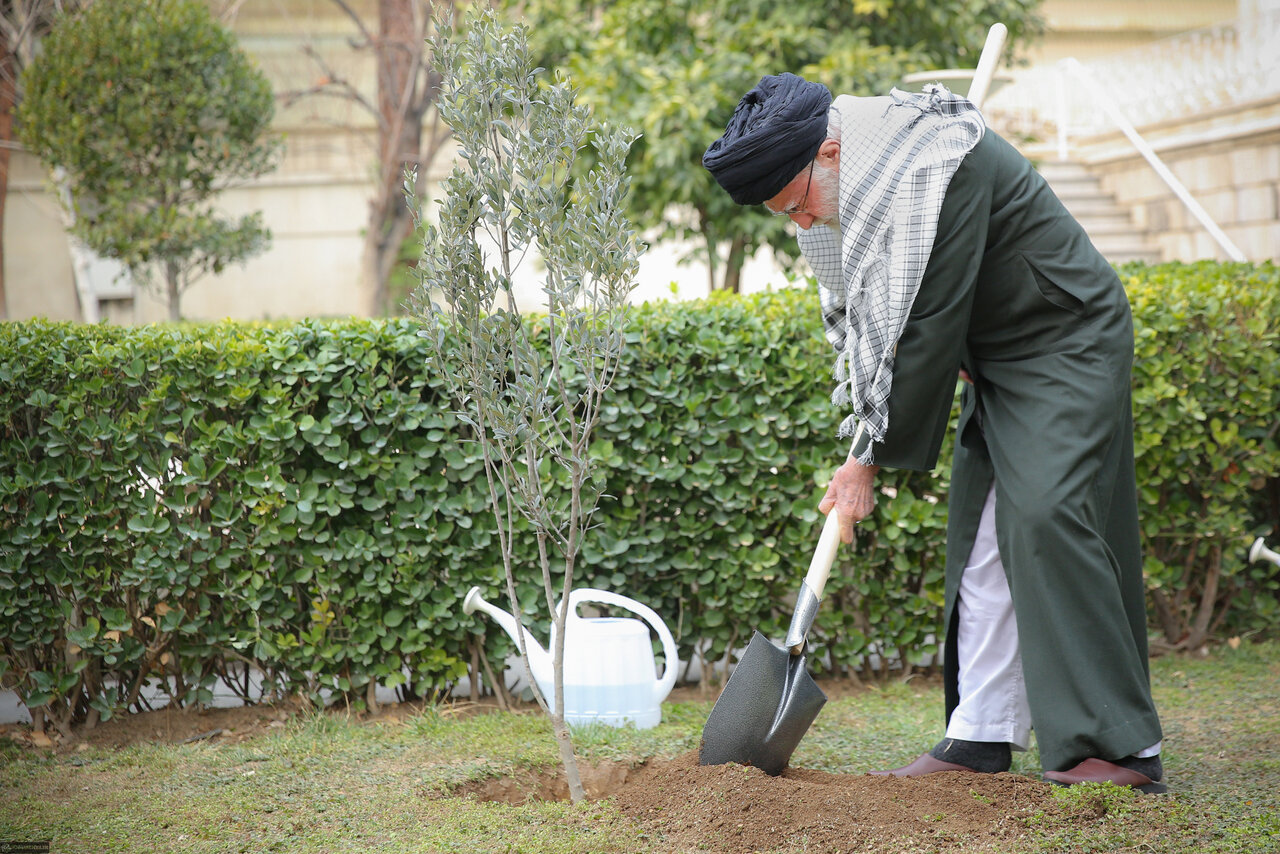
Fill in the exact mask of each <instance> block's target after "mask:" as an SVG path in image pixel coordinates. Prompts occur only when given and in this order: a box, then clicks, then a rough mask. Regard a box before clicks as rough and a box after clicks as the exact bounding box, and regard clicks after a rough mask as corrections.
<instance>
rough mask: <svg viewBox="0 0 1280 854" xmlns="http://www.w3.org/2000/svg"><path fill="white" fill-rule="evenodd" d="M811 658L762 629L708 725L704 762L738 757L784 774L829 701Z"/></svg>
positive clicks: (739, 760) (700, 760)
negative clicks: (810, 667)
mask: <svg viewBox="0 0 1280 854" xmlns="http://www.w3.org/2000/svg"><path fill="white" fill-rule="evenodd" d="M806 658H807V656H806V655H805V654H804V653H801V654H800V655H792V654H791V653H790V652H788V651H787V650H785V649H779V648H778V647H776V646H774V645H773V644H772V643H770V642H769V640H768V639H767V638H766V637H765V636H764V635H762V634H760V632H758V631H757V632H756V633H755V634H754V635H753V636H752V638H751V643H749V644H747V649H746V652H744V653H743V654H742V658H741V660H739V661H738V666H737V667H736V668H735V669H734V671H733V675H732V676H730V677H729V682H728V683H727V684H726V685H725V686H724V691H722V692H721V694H720V698H719V699H718V700H716V704H715V707H714V708H713V709H712V710H711V715H710V716H709V717H708V718H707V723H706V726H704V727H703V729H702V749H701V751H700V753H699V755H698V763H699V764H701V765H722V764H724V763H726V762H737V763H739V764H742V765H754V766H755V767H757V768H759V769H760V770H762V771H764V772H765V773H766V774H771V775H773V776H775V777H776V776H777V775H779V774H781V773H782V769H783V768H786V767H787V762H789V761H790V760H791V754H792V752H794V751H795V749H796V745H798V744H799V743H800V739H802V738H804V734H805V733H806V732H808V730H809V725H810V724H812V723H813V719H814V718H816V717H817V716H818V712H819V711H821V710H822V706H823V705H824V704H825V703H826V702H827V695H826V694H824V693H822V689H821V688H819V687H818V683H816V682H814V681H813V677H812V676H810V675H809V671H808V670H807V669H806V668H805V659H806Z"/></svg>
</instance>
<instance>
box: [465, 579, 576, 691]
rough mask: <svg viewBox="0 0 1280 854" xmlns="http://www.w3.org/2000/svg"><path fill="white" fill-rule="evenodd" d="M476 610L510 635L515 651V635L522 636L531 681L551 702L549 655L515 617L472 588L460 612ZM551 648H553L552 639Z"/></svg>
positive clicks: (553, 640) (553, 677)
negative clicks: (484, 614)
mask: <svg viewBox="0 0 1280 854" xmlns="http://www.w3.org/2000/svg"><path fill="white" fill-rule="evenodd" d="M477 610H480V611H484V612H485V613H486V614H488V615H489V616H490V617H492V618H493V620H494V622H496V623H497V624H498V625H499V626H502V630H503V631H505V632H506V633H507V634H509V635H511V640H513V641H515V644H516V649H519V648H520V637H519V634H517V633H522V634H524V642H525V648H526V650H527V651H528V653H529V668H530V669H531V670H533V679H534V681H535V682H537V683H538V687H539V688H542V696H544V697H546V698H547V702H551V698H552V696H553V694H552V691H551V686H552V685H554V684H555V674H553V673H552V671H551V654H550V653H549V652H547V651H546V650H545V649H543V648H542V644H540V643H538V641H537V638H535V637H534V636H533V633H532V632H530V631H529V630H528V629H526V628H525V627H524V626H522V625H521V624H520V622H519V621H518V620H516V618H515V617H513V616H511V615H510V614H508V613H507V612H506V611H504V610H502V609H501V608H498V607H495V606H494V605H491V604H489V603H488V602H486V601H484V599H482V598H481V597H480V588H479V587H472V588H471V589H470V590H468V591H467V598H466V599H463V600H462V612H463V613H464V614H471V613H474V612H475V611H477ZM566 637H567V635H566ZM551 646H555V639H554V638H553V639H552V642H551Z"/></svg>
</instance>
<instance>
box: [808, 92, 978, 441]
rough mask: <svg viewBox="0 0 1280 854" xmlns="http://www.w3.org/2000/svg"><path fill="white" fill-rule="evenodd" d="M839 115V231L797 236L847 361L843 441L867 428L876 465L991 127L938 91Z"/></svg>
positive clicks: (848, 107) (898, 95) (846, 101)
mask: <svg viewBox="0 0 1280 854" xmlns="http://www.w3.org/2000/svg"><path fill="white" fill-rule="evenodd" d="M831 114H832V123H833V124H835V123H836V122H837V121H838V123H839V127H840V202H839V208H840V210H839V213H840V217H839V218H840V229H839V230H838V231H837V230H836V229H834V228H829V227H823V226H814V227H812V228H809V229H800V230H799V231H798V232H797V236H798V238H799V242H800V248H801V250H802V251H803V252H804V256H805V258H806V259H807V260H808V261H809V265H810V266H811V267H812V268H813V272H814V274H815V275H816V276H817V279H818V284H819V286H820V287H819V292H820V294H821V301H822V314H823V322H824V324H825V326H826V333H827V338H828V339H829V340H830V341H831V343H832V345H833V346H834V347H835V348H836V351H837V353H838V356H837V357H836V364H835V369H834V372H833V375H834V377H835V380H836V388H835V391H834V392H833V393H832V395H831V401H832V403H834V404H835V405H837V406H840V407H842V408H850V407H851V408H852V414H850V415H849V416H848V417H847V418H845V420H844V421H843V422H842V423H841V425H840V430H839V435H840V436H842V437H847V436H852V435H854V433H855V429H856V428H857V425H858V424H859V422H861V423H862V424H863V426H864V429H865V430H866V432H867V433H868V434H869V435H870V438H871V440H872V441H871V442H868V443H867V446H866V449H865V451H863V453H862V454H861V455H860V458H859V459H860V461H861V462H863V463H867V464H869V463H871V462H872V461H873V460H872V447H873V443H874V442H876V441H882V440H883V439H884V435H885V431H886V430H887V429H888V426H889V410H888V400H889V390H890V388H891V386H892V383H893V356H894V348H895V347H896V345H897V343H898V339H899V337H901V335H902V330H903V327H904V326H905V325H906V321H907V316H908V314H909V313H910V312H911V305H912V303H913V302H914V301H915V297H916V292H917V291H918V290H919V288H920V280H921V278H922V277H923V275H924V270H925V266H926V265H927V264H928V263H929V254H930V252H931V251H932V249H933V239H934V236H935V233H936V231H937V227H938V214H939V212H940V211H941V209H942V199H943V196H944V195H945V194H946V191H947V185H948V184H950V182H951V176H952V175H953V174H955V170H956V167H958V166H959V165H960V161H961V160H963V159H964V156H965V155H966V154H968V153H969V151H970V150H972V148H973V147H974V146H975V145H977V144H978V141H979V140H980V139H982V134H983V132H984V131H985V129H986V128H985V125H984V124H983V120H982V115H981V114H980V113H979V112H978V110H977V108H976V107H974V106H973V104H971V103H970V102H969V101H967V100H966V99H964V98H961V97H959V96H958V95H953V94H952V93H951V92H949V91H948V90H947V89H946V88H945V87H943V86H936V85H935V86H928V87H926V88H925V90H924V91H923V92H921V93H919V94H908V93H906V92H903V91H901V90H898V89H894V90H893V92H892V94H890V95H888V96H886V97H881V98H853V97H850V96H847V95H843V96H841V97H839V98H837V99H836V100H835V102H834V103H833V104H832V107H831Z"/></svg>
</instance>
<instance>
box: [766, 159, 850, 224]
mask: <svg viewBox="0 0 1280 854" xmlns="http://www.w3.org/2000/svg"><path fill="white" fill-rule="evenodd" d="M839 200H840V144H839V143H838V142H836V141H834V140H827V141H826V142H824V143H823V144H822V147H821V148H820V149H818V156H817V157H816V158H815V160H814V162H813V164H812V167H806V168H805V169H802V170H800V174H799V175H797V176H796V177H794V178H792V179H791V181H790V182H789V183H788V184H787V185H786V186H785V187H783V188H782V189H781V190H780V191H779V192H778V194H777V195H776V196H774V197H773V198H772V199H769V200H768V201H766V202H765V203H764V204H765V207H766V208H768V209H769V210H770V211H771V212H773V213H775V214H779V215H785V216H787V217H790V218H791V221H792V222H794V223H795V224H796V225H797V226H798V227H800V228H803V229H806V230H807V229H810V228H813V226H815V225H831V226H838V225H839V222H840V215H839Z"/></svg>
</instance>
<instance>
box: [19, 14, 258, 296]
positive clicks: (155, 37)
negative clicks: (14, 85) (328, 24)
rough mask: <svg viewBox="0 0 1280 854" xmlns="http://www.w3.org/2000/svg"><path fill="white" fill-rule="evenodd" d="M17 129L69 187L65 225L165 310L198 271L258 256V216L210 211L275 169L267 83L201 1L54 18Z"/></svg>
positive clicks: (29, 76) (31, 70) (29, 73)
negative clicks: (153, 288) (159, 298)
mask: <svg viewBox="0 0 1280 854" xmlns="http://www.w3.org/2000/svg"><path fill="white" fill-rule="evenodd" d="M23 84H24V89H25V97H24V99H23V102H22V105H21V107H20V109H19V112H18V122H19V131H18V134H19V138H20V139H21V140H22V142H23V143H24V144H25V145H26V146H27V147H28V148H29V149H31V151H32V152H34V153H35V154H36V155H37V156H38V157H40V159H41V160H43V161H44V162H45V163H47V164H48V165H49V166H51V167H53V168H54V169H55V171H56V174H57V175H58V181H59V183H61V184H63V186H64V187H65V188H66V189H67V190H69V194H60V195H62V196H63V197H64V198H66V197H67V195H69V197H70V205H71V206H72V209H71V210H69V211H68V213H69V214H70V219H71V220H72V223H73V224H72V227H71V231H72V233H73V234H74V235H75V237H77V238H79V239H80V240H81V241H83V242H84V243H85V244H86V245H87V246H88V247H89V248H90V249H92V250H93V251H95V252H97V253H98V254H99V255H102V256H104V257H107V258H114V259H117V260H119V261H120V262H121V263H122V264H124V266H125V267H126V268H128V270H129V272H130V273H131V274H132V275H133V276H134V277H135V278H137V279H138V280H139V281H142V282H152V281H156V280H157V279H158V280H159V281H160V282H161V283H162V284H163V289H164V294H165V297H166V299H167V301H168V306H169V317H170V319H172V320H177V319H179V317H180V316H181V309H180V300H181V294H182V292H183V291H184V290H185V289H186V288H188V287H190V286H191V284H193V283H194V282H195V281H196V280H197V279H199V278H200V277H201V276H202V275H204V274H206V273H218V272H221V271H222V270H223V268H225V267H226V266H227V265H228V264H231V263H234V262H239V261H243V260H245V259H246V258H249V257H250V256H252V255H254V254H257V253H258V252H261V251H262V250H263V249H265V248H266V246H267V244H268V242H269V241H270V237H271V235H270V232H269V231H268V230H267V229H266V228H265V227H264V226H263V222H262V214H261V213H253V214H250V215H248V216H244V217H240V218H239V219H232V218H227V217H224V216H222V215H220V214H219V213H217V212H216V211H215V210H214V208H213V199H214V197H215V196H216V195H217V193H218V192H219V191H220V190H221V189H223V188H225V187H226V186H228V185H230V184H233V183H237V182H242V181H245V180H247V179H250V178H256V177H258V176H260V175H263V174H265V173H266V172H268V171H270V170H271V169H273V168H274V166H275V160H276V156H277V154H278V153H279V150H280V142H279V140H278V139H277V138H273V137H271V136H270V135H269V134H268V128H269V125H270V123H271V118H272V115H273V114H274V109H275V108H274V104H273V101H272V93H271V86H270V84H269V83H268V82H267V79H266V77H265V76H264V75H263V74H262V73H261V72H260V71H258V70H257V69H256V68H254V67H253V65H252V64H251V63H250V61H249V58H248V57H247V56H246V55H245V53H244V52H243V51H242V50H241V49H240V47H239V45H238V44H237V43H236V40H235V37H234V35H233V34H232V33H231V32H230V31H229V30H227V29H226V28H225V27H223V26H221V25H220V24H218V22H217V21H215V20H214V18H213V16H212V14H211V13H210V11H209V9H208V7H207V6H206V5H205V4H203V3H200V2H198V0H112V2H110V3H94V4H92V5H91V6H90V7H89V8H88V9H86V10H85V11H84V12H83V13H82V14H79V15H76V16H74V17H72V16H68V17H64V18H62V19H61V20H60V21H59V22H58V23H57V24H56V25H55V27H54V28H53V30H52V31H51V32H50V33H49V35H48V37H47V38H46V40H45V42H44V52H43V53H42V54H41V55H40V56H39V57H38V58H37V59H36V61H35V62H34V63H32V64H31V65H30V67H28V69H27V70H26V72H25V73H24V74H23Z"/></svg>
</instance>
